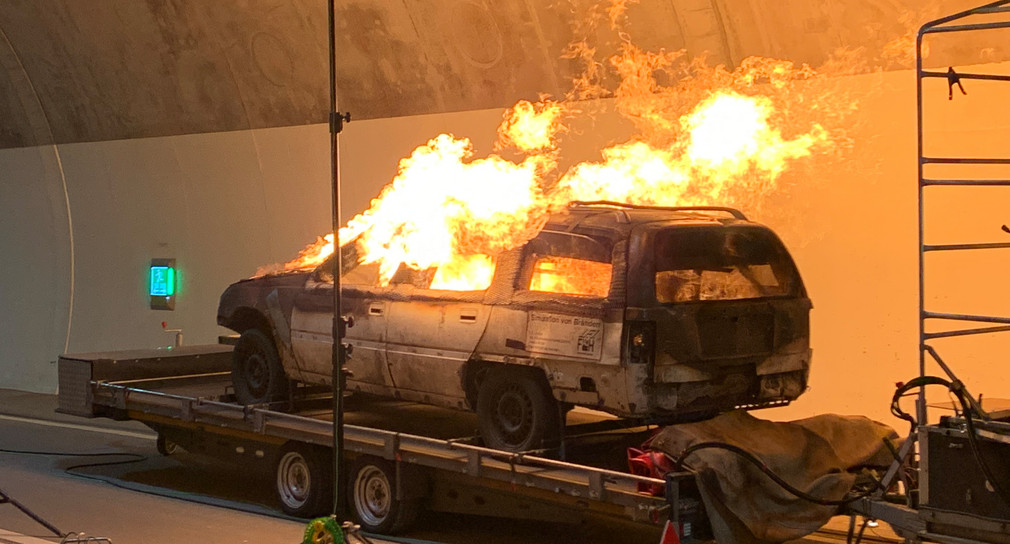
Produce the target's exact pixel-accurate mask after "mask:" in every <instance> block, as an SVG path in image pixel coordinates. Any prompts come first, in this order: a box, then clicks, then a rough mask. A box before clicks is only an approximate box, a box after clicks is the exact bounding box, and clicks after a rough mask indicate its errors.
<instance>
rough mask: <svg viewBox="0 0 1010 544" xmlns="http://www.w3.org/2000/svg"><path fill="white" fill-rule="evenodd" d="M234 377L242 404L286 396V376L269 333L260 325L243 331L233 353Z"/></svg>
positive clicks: (236, 393) (232, 376) (262, 401)
mask: <svg viewBox="0 0 1010 544" xmlns="http://www.w3.org/2000/svg"><path fill="white" fill-rule="evenodd" d="M231 379H232V385H234V387H235V398H236V400H238V402H239V403H240V404H247V405H248V404H264V403H268V402H272V401H276V400H280V399H283V398H284V395H285V394H286V393H287V389H288V382H287V378H286V377H285V376H284V367H283V366H282V365H281V359H280V356H279V355H278V354H277V348H276V346H274V341H273V339H272V338H270V337H269V336H268V335H267V333H265V332H263V331H262V330H260V329H249V330H247V331H245V332H243V333H242V335H241V336H240V337H239V339H238V342H237V343H236V344H235V352H234V353H233V354H232V368H231Z"/></svg>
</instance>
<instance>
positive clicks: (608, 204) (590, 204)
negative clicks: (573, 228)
mask: <svg viewBox="0 0 1010 544" xmlns="http://www.w3.org/2000/svg"><path fill="white" fill-rule="evenodd" d="M568 207H569V208H618V209H621V208H623V209H632V210H664V211H671V212H723V213H728V214H730V215H732V216H733V217H734V218H736V219H739V220H741V221H747V216H746V215H744V214H743V212H741V211H740V210H738V209H736V208H730V207H728V206H649V205H646V204H629V203H626V202H613V201H611V200H573V201H571V202H569V203H568Z"/></svg>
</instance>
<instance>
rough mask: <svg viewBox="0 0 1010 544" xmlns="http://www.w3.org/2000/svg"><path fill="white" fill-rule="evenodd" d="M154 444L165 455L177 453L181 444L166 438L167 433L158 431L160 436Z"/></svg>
mask: <svg viewBox="0 0 1010 544" xmlns="http://www.w3.org/2000/svg"><path fill="white" fill-rule="evenodd" d="M154 445H155V447H156V448H158V453H160V454H162V455H164V456H165V457H169V456H172V455H175V454H176V453H178V452H179V445H178V444H176V443H175V442H172V441H171V440H169V439H167V438H165V435H163V434H161V433H158V438H157V440H156V441H155V443H154Z"/></svg>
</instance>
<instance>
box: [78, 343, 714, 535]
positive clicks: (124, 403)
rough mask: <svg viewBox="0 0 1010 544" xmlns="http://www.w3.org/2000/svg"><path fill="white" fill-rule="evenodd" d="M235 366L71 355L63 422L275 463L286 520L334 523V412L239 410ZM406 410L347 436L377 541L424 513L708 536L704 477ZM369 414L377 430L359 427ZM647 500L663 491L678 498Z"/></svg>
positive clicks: (215, 348) (438, 412) (319, 404)
mask: <svg viewBox="0 0 1010 544" xmlns="http://www.w3.org/2000/svg"><path fill="white" fill-rule="evenodd" d="M230 365H231V346H228V345H206V346H184V347H176V348H172V349H158V350H140V351H122V352H107V353H90V354H77V355H72V354H67V355H63V356H61V357H60V358H59V398H58V403H59V405H58V411H59V412H61V413H66V414H72V415H76V416H82V417H88V418H93V417H106V418H112V419H116V420H134V421H139V422H141V423H144V424H145V425H147V426H149V427H150V428H152V429H153V430H154V431H156V432H157V433H158V447H159V451H162V453H168V452H170V451H171V449H172V447H174V446H175V445H178V446H182V447H183V448H185V449H186V450H187V451H191V452H194V453H207V454H213V455H215V456H218V457H224V458H226V459H228V458H230V459H231V460H232V461H233V462H237V463H272V464H273V467H274V470H276V476H277V478H276V481H277V489H276V490H275V491H276V493H277V495H278V498H279V499H280V505H281V507H282V509H283V510H284V511H285V512H287V513H288V514H292V515H295V516H299V517H312V516H314V515H317V514H328V513H329V512H328V511H326V510H327V508H329V507H330V506H329V505H331V504H332V498H333V491H332V489H333V485H334V483H333V480H334V478H333V470H332V464H333V462H332V447H333V423H332V414H331V412H330V411H329V410H327V409H325V407H326V406H328V399H327V398H325V395H323V396H322V397H317V398H316V400H315V401H313V400H312V396H311V395H304V394H302V395H299V394H295V395H294V398H300V399H301V400H298V401H290V402H287V403H284V405H283V406H273V407H266V406H242V405H239V404H236V403H235V402H234V400H233V396H232V393H231V391H230V382H231V378H230V372H229V370H230ZM365 402H369V401H365ZM376 402H379V403H380V404H382V403H381V402H380V401H376ZM393 404H396V403H393ZM399 404H400V405H401V406H392V407H390V406H389V403H388V402H387V403H385V404H382V408H383V410H385V411H386V412H387V413H388V414H391V415H390V416H389V417H387V418H385V420H382V418H381V417H380V416H377V415H376V413H375V411H373V410H372V409H371V406H369V409H368V410H361V411H360V412H358V411H351V412H349V414H348V418H347V421H351V423H349V424H345V425H344V446H345V448H344V449H345V464H346V465H347V467H346V469H345V470H347V471H348V475H349V476H348V482H349V483H348V488H349V490H348V504H349V508H351V509H353V510H354V512H355V513H356V518H357V519H358V520H359V521H360V522H361V524H362V526H363V527H364V528H365V529H367V530H370V531H373V532H379V533H395V532H398V531H402V530H404V529H406V528H407V527H408V526H409V525H410V523H411V522H412V521H413V519H414V517H415V516H416V514H417V511H418V510H419V509H420V508H421V505H422V503H423V506H424V507H425V508H429V509H432V510H438V511H449V512H459V513H471V514H483V515H496V516H504V517H509V518H513V519H541V520H559V519H560V520H565V519H569V520H573V521H574V520H581V519H583V518H584V517H586V516H603V517H605V518H608V519H611V520H616V521H619V522H622V521H623V522H628V523H632V524H636V525H642V526H646V527H650V528H655V530H656V531H657V532H656V534H657V535H658V531H659V530H661V528H662V527H663V526H664V525H665V524H666V521H667V520H670V521H671V522H673V527H675V528H676V529H677V530H678V533H679V536H680V537H681V540H682V541H684V542H689V541H691V540H694V537H695V536H697V537H704V533H705V532H707V529H706V525H707V522H706V521H705V519H704V510H703V507H702V506H701V501H700V499H699V498H698V495H697V490H696V488H695V487H694V475H693V474H692V473H677V474H673V475H668V476H667V478H666V479H658V478H650V477H645V476H639V475H634V474H629V473H625V472H621V471H620V469H619V468H618V469H617V470H615V467H614V457H615V455H613V454H615V453H617V452H620V454H623V452H624V449H623V447H620V444H617V445H615V444H614V443H613V440H611V441H610V442H606V441H607V440H608V438H607V433H595V434H594V435H593V436H591V437H590V440H591V441H593V445H592V446H590V447H586V448H584V450H586V451H587V452H588V451H592V452H597V453H598V452H599V451H600V450H606V451H607V452H609V453H610V454H611V455H610V459H609V460H608V461H606V462H599V460H598V459H592V457H593V456H592V455H589V456H586V455H582V456H581V457H580V453H579V450H578V448H575V449H574V450H572V454H571V455H570V457H569V460H568V461H561V460H557V459H552V458H547V457H544V456H538V455H531V454H522V453H511V452H506V451H500V450H493V449H489V448H485V447H481V446H478V445H476V444H475V443H474V441H473V440H472V439H469V438H468V437H466V436H464V437H462V438H461V437H458V436H453V433H458V432H459V430H460V428H463V429H465V428H467V422H466V419H467V418H469V417H471V415H470V414H467V413H465V412H456V411H449V410H442V409H434V408H433V407H427V406H423V405H413V404H412V403H399ZM408 404H410V406H408ZM411 406H413V407H414V408H413V410H414V411H413V412H412V411H411ZM282 410H283V411H282ZM380 411H381V410H380ZM418 411H419V412H421V413H420V414H418V413H416V412H418ZM356 415H357V416H358V417H357V419H359V420H361V421H363V422H365V423H367V424H365V425H362V424H354V422H355V420H356V417H355V416H356ZM457 416H458V417H457ZM458 420H463V423H462V425H460V424H458ZM600 423H606V422H605V421H604V422H595V423H588V424H587V425H588V426H589V427H593V426H594V425H595V427H596V428H602V427H601V425H600ZM403 428H408V429H410V430H411V432H403V431H402V429H403ZM640 432H644V433H646V434H647V431H646V430H641V431H640ZM618 436H623V437H624V438H625V439H626V438H627V437H628V436H631V437H633V438H634V437H636V435H634V434H631V435H628V434H627V433H624V434H623V435H621V433H618ZM605 442H606V443H607V444H608V445H606V446H604V447H601V446H600V444H602V443H605ZM620 454H618V455H616V456H617V457H619V456H620ZM617 461H618V462H621V463H623V462H624V461H626V459H617ZM584 462H587V463H593V464H583V463H584ZM644 489H663V490H665V497H663V496H656V495H660V494H658V493H657V494H656V495H654V494H652V493H649V492H643V490H644ZM376 491H378V493H376Z"/></svg>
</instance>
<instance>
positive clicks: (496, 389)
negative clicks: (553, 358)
mask: <svg viewBox="0 0 1010 544" xmlns="http://www.w3.org/2000/svg"><path fill="white" fill-rule="evenodd" d="M559 418H560V414H559V410H558V403H557V401H556V400H555V399H554V396H553V395H552V394H551V391H550V387H549V386H548V385H547V383H546V380H545V379H544V378H543V376H542V375H538V371H537V370H534V369H528V368H518V367H517V368H509V367H504V366H501V367H494V368H492V369H491V370H489V371H488V373H487V375H486V376H485V377H484V380H483V381H482V382H481V384H480V390H479V392H478V393H477V423H478V426H479V427H480V434H481V437H482V438H483V439H484V445H486V446H487V447H489V448H494V449H498V450H505V451H512V452H520V451H529V450H534V449H541V448H544V447H550V446H554V442H555V441H556V440H557V438H558V435H559V431H560V423H559Z"/></svg>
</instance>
